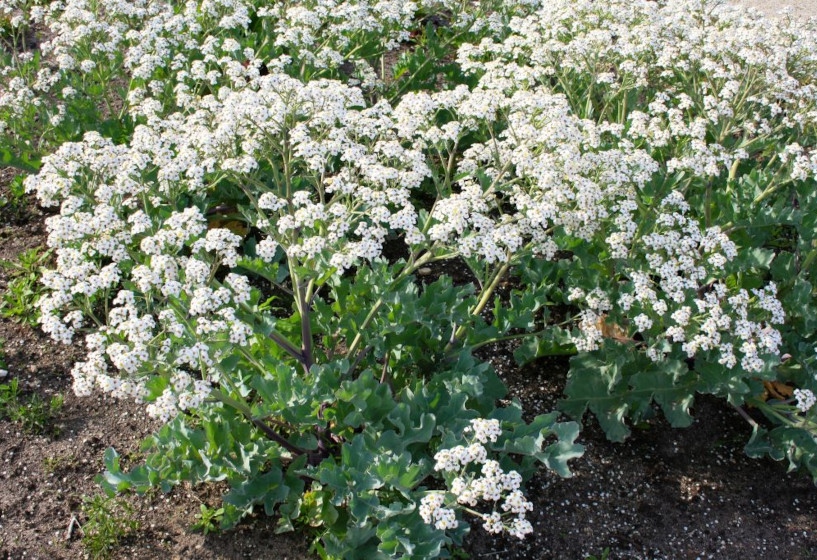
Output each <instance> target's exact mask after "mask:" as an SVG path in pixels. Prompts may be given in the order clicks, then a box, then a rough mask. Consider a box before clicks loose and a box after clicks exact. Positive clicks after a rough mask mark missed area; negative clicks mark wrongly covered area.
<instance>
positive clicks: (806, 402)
mask: <svg viewBox="0 0 817 560" xmlns="http://www.w3.org/2000/svg"><path fill="white" fill-rule="evenodd" d="M794 398H795V399H797V410H799V411H800V412H808V411H809V410H810V409H811V407H813V406H814V404H815V403H817V397H815V396H814V393H812V392H811V391H809V390H808V389H795V390H794Z"/></svg>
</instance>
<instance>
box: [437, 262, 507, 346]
mask: <svg viewBox="0 0 817 560" xmlns="http://www.w3.org/2000/svg"><path fill="white" fill-rule="evenodd" d="M510 268H511V263H510V261H509V262H506V263H504V264H503V265H502V266H501V267H499V270H497V271H496V273H495V274H494V277H493V279H492V280H491V283H490V284H488V287H487V288H485V290H484V291H483V292H482V295H481V297H480V298H479V301H478V302H477V304H476V306H475V307H474V309H472V310H471V315H472V316H474V317H476V316H478V315H479V314H480V313H482V311H483V310H484V309H485V306H486V305H488V302H489V301H491V297H492V296H493V294H494V292H495V291H496V289H497V287H499V284H500V282H502V278H504V276H505V273H507V272H508V270H509V269H510ZM465 331H466V326H465V325H460V327H459V328H458V329H457V330H456V331H455V332H454V334H453V336H452V337H451V340H450V341H449V342H448V344H447V345H446V346H445V351H446V352H450V351H451V349H452V348H453V347H454V344H456V342H457V341H458V340H459V339H460V338H462V336H463V335H464V334H465Z"/></svg>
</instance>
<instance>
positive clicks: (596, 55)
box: [0, 0, 817, 558]
mask: <svg viewBox="0 0 817 560" xmlns="http://www.w3.org/2000/svg"><path fill="white" fill-rule="evenodd" d="M0 13H3V14H6V15H7V17H8V19H9V23H8V28H9V30H10V31H9V32H8V33H7V34H5V35H3V37H2V40H3V42H4V48H5V51H4V52H5V54H4V57H5V59H6V60H5V62H6V64H5V66H4V68H3V69H2V70H0V75H2V77H3V82H2V89H1V90H0V114H1V115H2V117H3V120H2V121H0V155H2V160H3V161H4V162H5V163H6V164H8V165H14V166H16V167H18V168H20V169H23V170H25V171H27V172H28V173H29V175H28V177H27V178H26V180H25V185H26V188H27V189H28V191H29V192H32V193H35V194H36V196H37V198H38V200H39V202H40V204H41V205H42V206H44V207H52V208H54V209H55V214H54V215H53V216H52V217H50V218H49V219H48V221H47V225H48V231H49V238H48V242H49V245H50V247H51V248H53V250H54V254H55V257H56V258H55V260H56V264H55V266H54V267H53V268H51V269H50V270H47V271H46V272H45V273H44V275H43V278H42V283H43V285H44V286H45V288H46V292H45V295H44V296H43V297H42V298H41V299H40V300H39V308H40V309H39V311H40V323H41V325H42V328H43V329H44V330H45V331H46V332H47V333H49V334H50V335H51V336H52V337H53V338H54V339H55V340H56V341H59V342H62V343H65V344H80V345H83V346H84V347H85V348H86V349H87V352H86V356H85V358H84V359H83V360H82V361H80V362H78V363H77V364H76V365H75V366H74V369H73V371H72V375H73V380H74V391H75V392H76V393H77V394H78V395H91V394H93V393H104V394H108V395H111V396H112V397H115V398H117V399H132V400H135V401H137V402H139V403H144V407H145V411H146V413H147V414H148V415H150V416H151V417H153V418H155V419H156V425H157V431H156V433H155V434H154V435H153V436H151V437H150V438H149V439H148V440H147V441H146V442H145V446H144V447H145V452H146V454H147V455H146V456H147V459H146V461H145V463H144V464H142V465H138V466H133V467H132V468H130V469H124V470H123V468H121V465H120V459H119V456H118V455H117V454H116V453H115V452H114V451H113V450H109V451H108V452H107V454H106V457H105V461H106V466H107V473H106V474H105V475H104V483H105V485H106V486H107V487H108V488H109V489H110V490H120V491H121V490H125V489H128V488H132V489H136V490H139V491H143V490H147V489H148V488H149V487H151V486H157V485H158V486H161V487H162V488H164V489H165V490H169V489H170V488H172V487H173V485H175V484H177V483H179V482H181V481H193V482H202V481H225V482H226V484H227V486H228V487H229V490H228V491H227V492H226V494H225V495H224V506H223V515H222V516H221V523H222V526H223V527H224V528H227V527H230V526H232V525H234V524H235V523H237V522H238V521H239V520H240V519H241V518H242V517H243V516H245V515H247V514H249V513H251V512H252V511H253V510H254V509H256V508H259V507H263V510H264V511H265V512H266V513H267V514H270V515H276V516H278V518H279V519H280V528H281V529H282V530H287V529H292V528H293V527H294V526H296V525H300V526H304V525H306V526H311V527H315V528H317V530H318V537H317V538H316V540H315V545H314V547H315V550H316V551H317V552H319V553H320V554H321V555H322V556H323V557H327V558H396V557H414V558H432V557H440V556H446V555H447V554H449V552H448V550H449V549H450V546H451V545H452V544H453V545H457V544H459V543H460V542H461V541H462V538H463V537H464V535H465V534H466V532H467V531H468V530H469V523H474V524H475V525H476V526H477V527H482V528H484V530H487V531H488V532H491V533H503V532H504V533H508V534H510V535H513V536H517V537H524V536H525V535H527V534H529V533H531V532H532V531H533V527H532V526H531V524H530V523H529V521H527V520H526V518H525V515H526V513H527V512H528V511H530V510H531V508H532V507H533V506H532V504H531V503H530V502H529V501H528V500H527V499H526V498H525V494H524V487H525V484H524V483H525V480H527V479H529V477H530V476H532V475H534V474H535V473H536V472H537V469H539V468H540V467H546V468H548V469H550V470H552V471H554V472H556V473H557V474H559V475H562V476H568V475H569V474H570V471H569V470H568V467H567V461H568V460H570V459H573V458H576V457H578V456H579V455H580V454H581V446H580V445H577V444H576V443H574V442H575V439H576V437H577V435H578V425H577V424H576V423H574V422H567V421H563V422H560V421H558V415H559V412H553V413H550V414H545V415H540V416H535V417H530V416H528V415H525V414H524V413H523V411H522V409H521V407H520V404H519V403H518V402H517V401H515V400H513V401H510V400H507V399H506V398H505V397H506V390H505V387H504V385H503V383H502V381H501V380H500V378H499V377H498V376H497V374H496V373H495V372H494V371H493V369H492V367H491V365H490V363H489V362H488V361H486V356H490V353H491V352H490V350H491V349H492V348H497V347H500V346H501V347H502V348H510V349H512V350H513V353H514V356H515V358H516V360H517V362H518V363H519V364H525V363H528V362H532V361H534V360H535V359H537V358H539V357H542V356H547V355H553V354H562V355H571V356H572V358H571V359H570V371H569V374H568V377H567V382H566V386H565V387H564V393H565V398H564V399H563V400H562V401H561V402H560V407H561V410H562V412H564V413H566V414H567V415H569V416H571V417H573V418H575V419H577V420H580V419H582V417H583V416H584V414H585V412H586V410H587V409H589V410H590V411H591V412H592V414H593V416H594V417H595V418H596V419H597V420H598V421H599V423H600V424H601V426H602V427H603V428H604V430H605V431H606V433H607V435H608V436H609V437H610V438H611V439H614V440H622V439H624V438H625V437H626V436H627V435H628V434H629V429H628V427H627V422H628V420H629V421H639V420H641V419H644V418H648V417H652V416H654V415H655V414H656V412H657V411H658V410H660V411H661V412H663V414H664V415H665V416H666V418H667V419H668V420H669V421H670V422H671V423H672V424H673V425H675V426H688V425H689V424H690V423H691V421H692V417H691V415H690V410H691V409H692V407H693V406H694V399H695V397H696V394H711V395H715V396H718V397H722V398H723V399H724V400H725V401H728V403H729V404H730V405H731V406H733V407H734V408H735V409H736V413H739V414H741V415H742V416H743V417H744V418H746V419H747V420H748V421H749V423H750V424H751V427H752V430H753V431H752V435H751V439H750V442H749V444H748V445H747V452H749V453H750V454H751V455H762V454H768V455H770V456H772V457H773V458H776V459H783V458H786V459H788V461H789V464H790V466H791V468H799V467H802V468H804V469H805V470H806V471H808V472H810V473H811V474H812V476H817V442H816V441H815V436H816V435H817V424H815V422H817V417H815V414H817V412H815V410H817V407H815V408H812V406H813V405H814V402H815V397H814V391H817V359H815V358H816V357H815V334H814V333H815V331H817V306H816V305H815V302H814V296H813V293H814V290H815V285H817V278H816V277H815V269H817V266H815V256H817V222H815V220H816V219H817V188H815V187H817V179H816V177H817V24H816V23H814V22H811V23H803V22H798V21H795V20H793V19H791V18H790V17H788V16H785V15H784V16H782V17H781V18H778V19H775V20H768V19H764V18H762V17H761V16H759V15H758V14H756V13H754V12H747V11H744V10H741V9H737V8H733V7H730V6H729V5H727V4H723V3H719V2H713V1H709V0H672V1H670V0H667V1H660V2H651V1H639V0H626V1H625V0H611V1H608V2H595V1H590V0H578V1H576V0H571V1H567V0H565V1H562V0H550V1H548V2H539V1H538V0H514V1H499V0H480V1H478V2H459V1H456V0H419V1H416V2H403V1H399V2H397V1H388V0H345V1H344V0H307V1H291V2H256V1H254V0H203V1H201V2H198V1H194V0H191V1H189V2H186V3H183V2H173V1H165V0H162V1H154V0H136V1H132V2H127V3H125V2H122V1H121V0H96V1H94V2H89V1H86V0H64V1H62V0H59V1H56V2H53V3H51V4H49V5H40V4H38V3H37V2H20V1H18V0H2V4H0ZM38 37H41V38H43V39H47V41H45V42H43V43H41V44H39V43H37V41H36V40H35V39H36V38H38ZM33 44H35V45H36V49H32V45H33ZM486 350H487V351H486ZM478 530H482V529H478Z"/></svg>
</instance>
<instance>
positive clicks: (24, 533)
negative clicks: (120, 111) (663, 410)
mask: <svg viewBox="0 0 817 560" xmlns="http://www.w3.org/2000/svg"><path fill="white" fill-rule="evenodd" d="M2 176H4V177H6V178H8V173H3V175H2ZM0 183H6V184H2V185H0V187H1V188H3V189H5V188H6V186H7V182H4V181H0ZM28 212H29V213H28V214H27V216H28V218H27V220H26V221H25V223H12V222H11V221H9V220H6V219H3V223H0V232H2V233H0V258H2V259H13V258H14V256H15V255H17V254H19V253H20V252H21V251H24V250H26V249H30V248H32V247H37V246H40V245H42V244H43V243H44V236H45V228H44V226H43V218H44V216H43V214H42V213H41V212H39V211H37V210H36V209H33V208H29V209H28ZM461 272H462V271H461ZM436 273H437V271H429V272H427V276H429V277H430V278H434V277H435V275H436ZM3 274H4V273H2V271H0V286H3V287H4V286H5V282H6V281H7V278H6V277H5V276H3ZM462 274H465V272H462ZM0 339H2V340H4V341H5V343H4V347H5V348H4V352H5V356H6V363H7V365H8V370H9V377H13V378H17V379H18V380H19V383H20V387H21V388H22V390H23V392H24V393H25V394H26V395H31V394H38V395H40V396H41V397H43V398H48V397H50V396H52V395H55V394H58V393H59V394H62V395H64V396H65V405H64V407H63V409H62V410H61V412H60V413H59V417H58V418H57V419H56V421H55V425H54V426H52V428H53V429H56V430H58V432H59V433H58V434H57V435H53V434H52V435H30V434H26V433H24V432H22V430H21V429H20V427H19V426H18V425H15V424H11V423H9V422H7V421H5V420H0V558H14V559H17V558H24V557H25V558H49V559H53V560H57V559H74V558H83V557H85V556H86V552H85V549H84V548H83V546H82V544H81V529H78V528H76V524H75V525H74V529H73V530H72V531H70V534H69V531H68V528H69V526H70V525H71V524H72V523H71V520H72V517H74V518H76V520H77V521H78V522H79V524H80V525H81V524H82V523H83V522H84V521H85V520H84V518H83V516H82V513H81V504H82V497H83V496H91V495H95V494H99V493H100V489H99V487H98V486H97V485H96V484H95V482H94V478H95V476H96V475H97V474H98V473H100V471H101V470H102V469H103V465H102V454H103V452H104V450H105V449H106V448H107V447H110V446H114V447H116V448H117V450H118V451H119V452H120V453H121V454H122V455H123V456H128V455H129V456H131V457H132V458H134V459H138V456H139V455H138V454H139V442H140V441H141V440H142V438H144V436H146V435H147V434H149V433H150V432H151V430H153V429H155V428H156V427H157V426H156V425H155V424H153V423H152V422H150V421H148V420H147V419H146V418H145V417H144V415H143V414H142V412H141V411H140V409H139V407H138V406H137V405H134V404H130V403H123V402H114V401H113V400H110V399H103V398H99V397H94V398H84V399H80V398H77V397H75V396H73V394H72V393H71V390H70V375H69V370H70V368H71V365H72V363H73V362H74V361H75V360H76V359H77V358H78V357H79V356H80V353H79V351H78V350H76V349H73V348H69V347H62V346H56V345H54V344H53V343H52V342H51V341H50V340H48V339H47V338H46V337H45V336H44V335H42V334H41V333H40V332H38V331H37V330H36V329H34V328H30V327H27V326H23V325H21V324H18V323H14V322H11V321H8V320H2V321H0ZM510 350H511V348H509V347H503V348H493V349H490V350H489V349H484V350H483V352H484V357H490V358H491V359H492V361H493V362H494V365H495V367H496V368H497V370H498V371H499V372H500V374H501V375H502V376H503V377H504V378H505V379H506V381H507V382H508V384H509V387H510V389H511V393H512V395H513V396H516V397H518V398H519V399H520V400H521V401H522V402H523V404H524V407H525V409H526V410H527V411H528V413H529V414H530V415H533V414H536V413H540V412H548V411H550V410H552V409H553V408H554V406H555V403H556V401H557V400H558V398H559V396H560V394H561V388H562V387H563V386H564V380H565V373H566V365H567V364H566V361H565V360H564V359H562V358H555V359H546V360H541V361H539V362H537V363H535V364H533V365H531V366H528V367H526V368H523V369H520V368H517V367H515V366H513V364H512V363H511V359H510V354H511V352H510ZM4 381H7V379H6V380H4ZM694 412H695V416H696V418H697V420H696V422H695V423H694V424H693V426H692V427H690V428H688V429H685V430H675V429H671V428H670V427H669V426H668V425H667V424H666V422H664V421H663V420H660V419H658V420H654V421H651V422H648V423H645V424H644V425H642V426H640V427H639V428H638V429H635V430H634V434H633V437H632V438H630V440H628V441H627V442H626V443H624V444H611V443H609V442H607V441H606V440H605V438H604V435H603V434H602V433H601V431H600V430H599V429H598V427H597V426H596V425H595V423H594V421H593V420H591V419H588V420H587V427H586V429H585V430H584V432H583V433H582V435H581V443H583V444H584V445H585V446H586V453H585V455H584V457H582V458H580V459H578V460H575V461H573V463H572V467H573V469H574V472H575V476H574V477H573V478H572V479H567V480H562V479H558V478H557V477H555V476H553V475H551V474H549V473H547V472H544V471H543V472H542V473H541V475H540V476H538V477H537V478H535V479H534V480H533V481H531V483H530V484H529V485H528V490H529V493H530V496H531V498H532V499H533V501H534V503H535V511H534V512H533V514H532V522H533V523H534V527H535V529H536V531H535V535H534V536H533V537H531V538H529V539H527V540H526V541H513V540H506V539H496V538H493V537H488V536H487V535H486V534H485V533H484V531H482V529H481V528H480V527H478V526H475V527H474V528H473V530H472V534H471V535H470V537H469V539H468V540H467V542H466V546H465V549H464V551H463V552H464V553H467V554H468V555H470V557H471V558H502V559H517V558H518V559H539V558H541V559H549V558H569V559H574V558H578V559H584V558H587V557H588V556H590V555H595V556H596V557H598V558H601V557H602V554H603V551H604V550H605V549H609V551H610V552H609V558H672V559H674V558H681V559H687V558H690V559H696V558H727V559H732V558H741V559H744V560H749V559H755V558H757V559H761V558H764V559H765V558H787V559H807V558H817V536H815V535H817V533H815V530H816V529H817V515H816V514H817V491H816V490H815V488H814V486H813V485H812V483H811V481H810V480H809V479H808V478H806V477H804V476H802V475H798V474H796V473H793V474H786V472H785V467H784V465H782V464H779V463H775V462H773V461H769V460H764V461H754V460H750V459H748V458H746V456H745V455H744V454H743V451H742V447H743V444H744V443H745V441H746V440H747V438H748V433H749V432H748V427H747V425H746V424H745V423H744V422H743V421H742V420H741V419H740V418H739V417H738V415H737V414H736V413H734V412H733V411H731V410H729V409H728V408H727V407H725V405H723V404H722V403H720V402H719V401H715V400H712V399H705V398H702V399H699V400H698V402H697V403H696V406H695V409H694ZM219 496H220V488H218V487H214V486H200V487H195V488H193V487H190V486H182V487H179V488H176V489H175V490H174V491H173V492H171V493H170V494H167V495H165V494H162V493H160V492H156V493H153V494H150V495H147V496H141V497H140V496H127V498H126V499H127V500H128V501H129V502H130V503H131V504H132V506H133V507H134V512H135V517H136V519H137V520H138V521H139V523H140V526H139V528H138V529H137V530H136V531H134V532H133V533H132V534H131V535H130V536H128V537H127V538H126V539H125V540H124V541H123V542H122V544H121V546H120V547H119V548H118V549H117V550H116V551H114V554H113V557H114V558H151V559H152V558H180V559H182V558H197V559H198V558H202V559H209V558H224V559H227V558H229V559H232V558H257V559H274V560H278V559H282V560H283V559H299V558H309V557H310V556H309V554H308V548H309V542H310V539H311V536H310V535H308V534H306V533H304V532H301V533H295V534H288V535H276V534H275V533H274V529H275V520H274V519H268V518H265V517H263V516H260V517H258V518H255V519H251V520H249V521H247V522H245V523H244V524H242V525H241V526H240V527H239V528H238V529H237V530H235V531H233V532H230V533H226V534H210V535H207V536H205V535H203V534H201V533H200V532H195V531H193V530H192V529H191V526H192V525H193V524H194V523H195V522H196V518H195V516H196V514H197V513H199V506H200V505H201V504H202V503H205V504H207V505H209V506H217V505H218V503H219Z"/></svg>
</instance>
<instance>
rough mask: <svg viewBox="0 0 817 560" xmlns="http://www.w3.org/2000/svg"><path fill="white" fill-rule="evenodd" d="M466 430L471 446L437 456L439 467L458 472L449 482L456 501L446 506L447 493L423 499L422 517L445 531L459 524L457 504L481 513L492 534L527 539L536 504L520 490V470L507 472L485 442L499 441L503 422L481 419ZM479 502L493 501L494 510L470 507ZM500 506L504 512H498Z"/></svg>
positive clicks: (476, 513) (474, 512)
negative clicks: (530, 513)
mask: <svg viewBox="0 0 817 560" xmlns="http://www.w3.org/2000/svg"><path fill="white" fill-rule="evenodd" d="M463 433H464V434H469V435H470V436H469V437H468V439H469V440H470V443H469V444H468V445H465V446H463V445H458V446H456V447H453V448H451V449H443V450H441V451H439V452H437V454H436V455H435V456H434V459H435V461H436V465H435V467H434V468H435V470H437V471H442V472H446V473H455V474H456V476H455V477H454V478H453V479H452V481H451V483H450V485H449V492H450V494H451V495H453V497H454V500H455V503H452V504H449V505H450V506H451V507H444V506H445V505H446V494H445V493H441V492H432V493H430V494H428V495H427V496H425V497H424V498H423V499H422V500H421V504H420V510H419V511H420V516H421V517H422V518H423V521H425V522H426V523H429V524H432V523H433V524H434V526H435V527H436V528H437V529H441V530H445V529H449V528H453V527H456V525H457V523H456V512H455V509H454V508H456V507H457V505H456V504H458V505H459V506H468V507H467V508H466V511H469V512H470V513H473V514H475V515H478V516H479V517H480V518H481V519H482V520H483V521H484V525H483V526H484V527H485V530H486V531H488V532H489V533H494V534H497V533H502V532H507V533H508V534H510V535H512V536H514V537H518V538H520V539H521V538H524V537H525V536H526V535H528V534H530V533H531V532H533V527H532V526H531V524H530V522H529V521H528V520H527V519H526V518H525V514H526V513H527V512H529V511H531V510H533V504H532V503H531V502H529V501H528V500H527V499H525V496H524V495H523V494H522V491H521V490H520V489H521V486H522V476H521V475H520V474H519V473H518V472H516V471H508V472H505V471H503V470H502V468H501V467H500V465H499V463H498V462H497V461H495V460H493V459H488V450H487V449H486V448H485V445H484V444H487V443H489V442H496V441H497V438H498V437H499V436H501V435H502V428H501V426H500V424H499V421H498V420H487V419H482V418H477V419H474V420H472V421H471V425H470V426H468V427H466V428H465V430H463ZM478 465H481V466H479V467H478V468H479V471H478V472H474V468H475V467H477V466H478ZM479 501H485V502H488V503H492V504H493V506H492V508H493V509H492V511H491V513H479V512H476V511H474V510H471V509H470V508H472V507H476V506H477V504H478V503H479ZM497 508H499V509H501V511H497Z"/></svg>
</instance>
